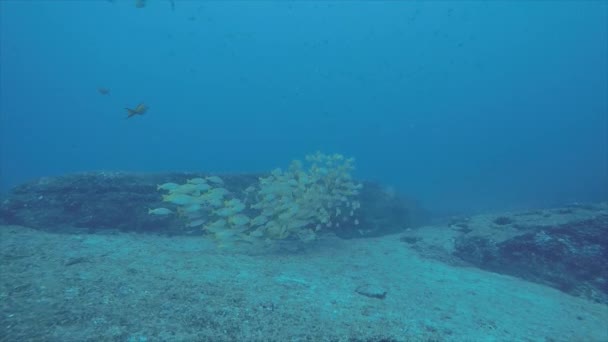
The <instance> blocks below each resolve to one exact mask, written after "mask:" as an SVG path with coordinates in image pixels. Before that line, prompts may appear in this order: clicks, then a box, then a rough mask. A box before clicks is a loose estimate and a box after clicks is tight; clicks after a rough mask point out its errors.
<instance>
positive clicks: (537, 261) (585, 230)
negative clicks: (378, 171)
mask: <svg viewBox="0 0 608 342" xmlns="http://www.w3.org/2000/svg"><path fill="white" fill-rule="evenodd" d="M401 241H403V242H404V243H406V244H408V245H410V246H411V247H413V248H414V249H416V250H417V251H419V252H420V253H422V254H424V255H426V256H429V257H433V258H436V259H441V260H443V261H446V262H449V263H453V264H456V265H462V266H464V265H473V266H476V267H479V268H481V269H485V270H489V271H492V272H497V273H502V274H507V275H511V276H516V277H519V278H523V279H526V280H529V281H532V282H536V283H542V284H545V285H548V286H551V287H554V288H557V289H559V290H562V291H564V292H566V293H569V294H572V295H575V296H581V297H585V298H588V299H591V300H594V301H597V302H600V303H608V203H597V204H571V205H568V206H565V207H561V208H552V209H544V210H531V211H522V212H513V213H497V214H483V215H475V216H468V217H454V218H451V219H449V220H448V221H447V222H445V223H444V224H438V225H433V226H426V227H424V228H423V229H417V230H408V231H407V232H406V233H404V234H403V235H402V236H401Z"/></svg>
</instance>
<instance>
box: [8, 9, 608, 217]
mask: <svg viewBox="0 0 608 342" xmlns="http://www.w3.org/2000/svg"><path fill="white" fill-rule="evenodd" d="M143 3H144V4H145V6H144V7H142V8H137V7H136V6H135V5H134V2H133V1H114V2H108V1H27V2H22V1H3V2H2V12H3V13H2V33H1V34H2V55H1V57H0V58H1V65H2V79H1V81H2V84H1V85H2V98H1V100H2V101H1V106H2V107H1V109H2V118H1V120H2V121H1V122H2V165H3V168H2V178H1V181H2V183H1V186H2V189H3V190H4V191H6V190H8V189H9V188H10V187H11V186H14V185H16V184H18V183H20V182H23V181H25V180H29V179H32V178H33V177H39V176H48V175H59V174H63V173H66V172H74V171H89V170H99V169H104V170H124V171H166V170H204V171H210V172H242V171H254V172H259V171H266V170H270V169H273V168H275V167H277V166H281V165H284V164H287V163H288V162H289V160H291V159H294V158H301V157H302V156H303V155H305V154H308V153H313V152H315V151H317V150H320V151H323V152H326V153H334V152H339V153H342V154H344V155H348V156H352V157H355V158H356V159H357V170H356V176H357V177H360V178H364V179H373V180H378V181H380V182H382V183H384V184H386V185H387V186H392V187H394V188H395V189H396V190H398V191H400V192H402V193H404V194H407V196H410V197H412V198H415V199H417V200H418V201H421V202H422V203H423V204H424V206H425V207H427V208H429V209H431V210H436V211H441V212H463V211H464V212H478V211H480V210H484V209H497V208H521V207H526V206H531V205H532V206H534V205H536V206H538V205H540V206H546V205H553V204H561V203H566V202H573V201H587V200H599V199H605V198H606V197H607V191H608V190H606V189H608V175H607V174H608V172H607V162H606V158H607V157H606V151H607V133H606V126H607V118H606V111H607V106H608V105H607V102H608V100H607V95H606V94H607V93H608V89H607V88H608V86H607V81H606V74H607V71H608V70H607V66H606V60H607V59H608V58H607V57H608V56H607V54H608V53H607V48H606V43H605V42H606V35H607V33H606V8H605V7H606V4H605V3H604V2H600V1H582V2H574V1H555V2H549V3H546V2H536V1H529V2H518V3H517V4H514V3H510V2H492V1H473V2H457V3H452V2H439V1H432V2H425V1H421V2H420V1H418V2H399V1H393V2H380V3H378V2H372V1H370V2H323V1H321V2H309V1H288V2H272V1H271V2H255V1H253V2H249V1H246V2H233V1H229V2H206V1H183V2H182V1H176V2H175V3H174V8H175V10H172V9H171V3H170V2H169V1H164V0H156V1H153V0H149V1H145V2H143ZM98 88H102V89H104V90H108V91H109V92H108V93H107V94H106V95H102V94H100V93H99V92H98ZM139 103H145V104H146V105H147V106H149V107H150V109H149V111H148V112H147V113H146V115H144V116H141V117H134V118H131V119H129V120H126V119H125V118H126V111H125V110H124V108H125V107H135V106H137V104H139Z"/></svg>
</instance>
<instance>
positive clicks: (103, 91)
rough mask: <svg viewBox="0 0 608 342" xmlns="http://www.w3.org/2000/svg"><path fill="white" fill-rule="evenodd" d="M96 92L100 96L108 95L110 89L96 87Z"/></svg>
mask: <svg viewBox="0 0 608 342" xmlns="http://www.w3.org/2000/svg"><path fill="white" fill-rule="evenodd" d="M97 92H99V93H100V94H101V95H108V94H109V93H110V89H109V88H106V87H98V88H97Z"/></svg>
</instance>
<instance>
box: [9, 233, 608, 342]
mask: <svg viewBox="0 0 608 342" xmlns="http://www.w3.org/2000/svg"><path fill="white" fill-rule="evenodd" d="M0 267H1V268H0V272H1V273H0V276H1V277H0V305H1V307H2V310H1V313H0V314H1V316H0V326H1V327H2V328H1V329H0V341H62V342H68V341H509V342H514V341H545V342H554V341H555V342H556V341H568V342H573V341H581V342H593V341H598V342H599V341H608V328H607V323H608V306H606V305H602V304H598V303H593V302H590V301H588V300H585V299H582V298H576V297H572V296H570V295H568V294H565V293H562V292H560V291H558V290H556V289H553V288H549V287H546V286H542V285H539V284H534V283H529V282H526V281H523V280H520V279H517V278H513V277H509V276H504V275H500V274H495V273H491V272H486V271H482V270H479V269H476V268H472V267H456V266H451V265H448V264H444V263H441V262H439V261H436V260H430V259H426V258H423V257H421V256H420V255H419V254H418V253H416V252H415V251H414V250H412V249H411V248H410V247H409V246H408V245H407V244H405V243H403V242H401V241H400V240H399V235H391V236H385V237H381V238H374V239H355V240H340V239H337V238H333V237H326V238H322V239H321V240H319V241H317V242H315V243H314V244H311V245H309V246H308V247H306V248H304V249H300V250H294V251H290V252H285V251H284V252H279V251H276V250H275V251H273V252H264V251H257V252H256V253H253V254H252V253H251V251H249V253H240V252H236V251H234V250H230V251H228V250H218V248H216V247H215V245H214V244H213V243H212V242H211V241H208V240H207V239H206V238H204V237H200V236H199V237H166V236H154V235H143V234H122V233H117V234H108V235H67V234H53V233H47V232H42V231H38V230H33V229H30V228H26V227H20V226H0ZM362 289H363V290H362ZM370 292H371V293H370Z"/></svg>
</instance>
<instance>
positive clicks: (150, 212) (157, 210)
mask: <svg viewBox="0 0 608 342" xmlns="http://www.w3.org/2000/svg"><path fill="white" fill-rule="evenodd" d="M171 214H173V212H172V211H171V210H169V209H167V208H155V209H148V215H158V216H166V215H171Z"/></svg>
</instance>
